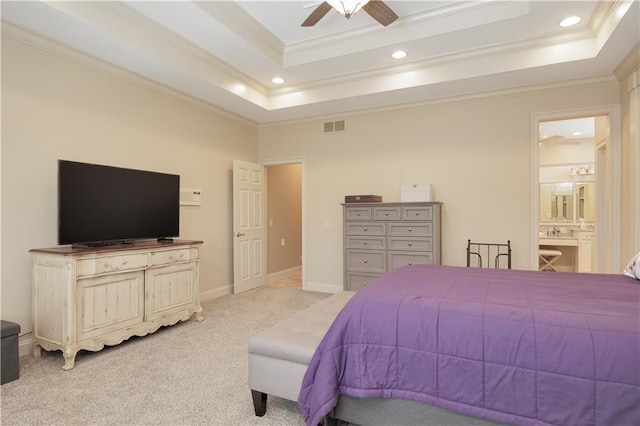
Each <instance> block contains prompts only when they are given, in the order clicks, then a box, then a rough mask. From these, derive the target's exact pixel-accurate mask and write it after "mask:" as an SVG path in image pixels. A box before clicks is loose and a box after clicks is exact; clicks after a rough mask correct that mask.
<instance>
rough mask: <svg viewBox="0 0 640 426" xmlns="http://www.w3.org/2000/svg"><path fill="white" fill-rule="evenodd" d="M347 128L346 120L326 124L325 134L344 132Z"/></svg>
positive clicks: (326, 122)
mask: <svg viewBox="0 0 640 426" xmlns="http://www.w3.org/2000/svg"><path fill="white" fill-rule="evenodd" d="M345 128H346V127H345V122H344V120H338V121H325V122H324V133H336V132H344V131H345Z"/></svg>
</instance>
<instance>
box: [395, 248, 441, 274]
mask: <svg viewBox="0 0 640 426" xmlns="http://www.w3.org/2000/svg"><path fill="white" fill-rule="evenodd" d="M388 264H389V271H393V270H394V269H398V268H400V267H402V266H411V265H432V264H433V254H432V253H429V252H421V253H417V252H416V253H409V252H394V251H390V252H389V261H388Z"/></svg>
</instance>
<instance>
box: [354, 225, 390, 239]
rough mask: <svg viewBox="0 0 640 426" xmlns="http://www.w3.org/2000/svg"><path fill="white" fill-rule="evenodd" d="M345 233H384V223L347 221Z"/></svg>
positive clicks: (382, 234)
mask: <svg viewBox="0 0 640 426" xmlns="http://www.w3.org/2000/svg"><path fill="white" fill-rule="evenodd" d="M345 227H346V230H345V231H346V233H347V235H381V236H384V235H385V234H386V229H387V228H386V225H385V224H384V223H347V224H346V225H345Z"/></svg>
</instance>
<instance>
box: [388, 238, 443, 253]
mask: <svg viewBox="0 0 640 426" xmlns="http://www.w3.org/2000/svg"><path fill="white" fill-rule="evenodd" d="M388 248H389V250H405V251H433V239H432V238H431V237H425V238H416V237H389V244H388Z"/></svg>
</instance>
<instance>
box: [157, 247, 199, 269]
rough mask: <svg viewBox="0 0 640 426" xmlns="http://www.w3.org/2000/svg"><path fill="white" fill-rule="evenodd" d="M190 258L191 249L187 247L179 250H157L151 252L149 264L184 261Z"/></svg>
mask: <svg viewBox="0 0 640 426" xmlns="http://www.w3.org/2000/svg"><path fill="white" fill-rule="evenodd" d="M190 258H191V250H189V249H188V248H185V249H180V250H167V251H157V252H153V253H151V264H152V265H153V266H157V265H166V264H169V263H176V262H186V261H188V260H190Z"/></svg>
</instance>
